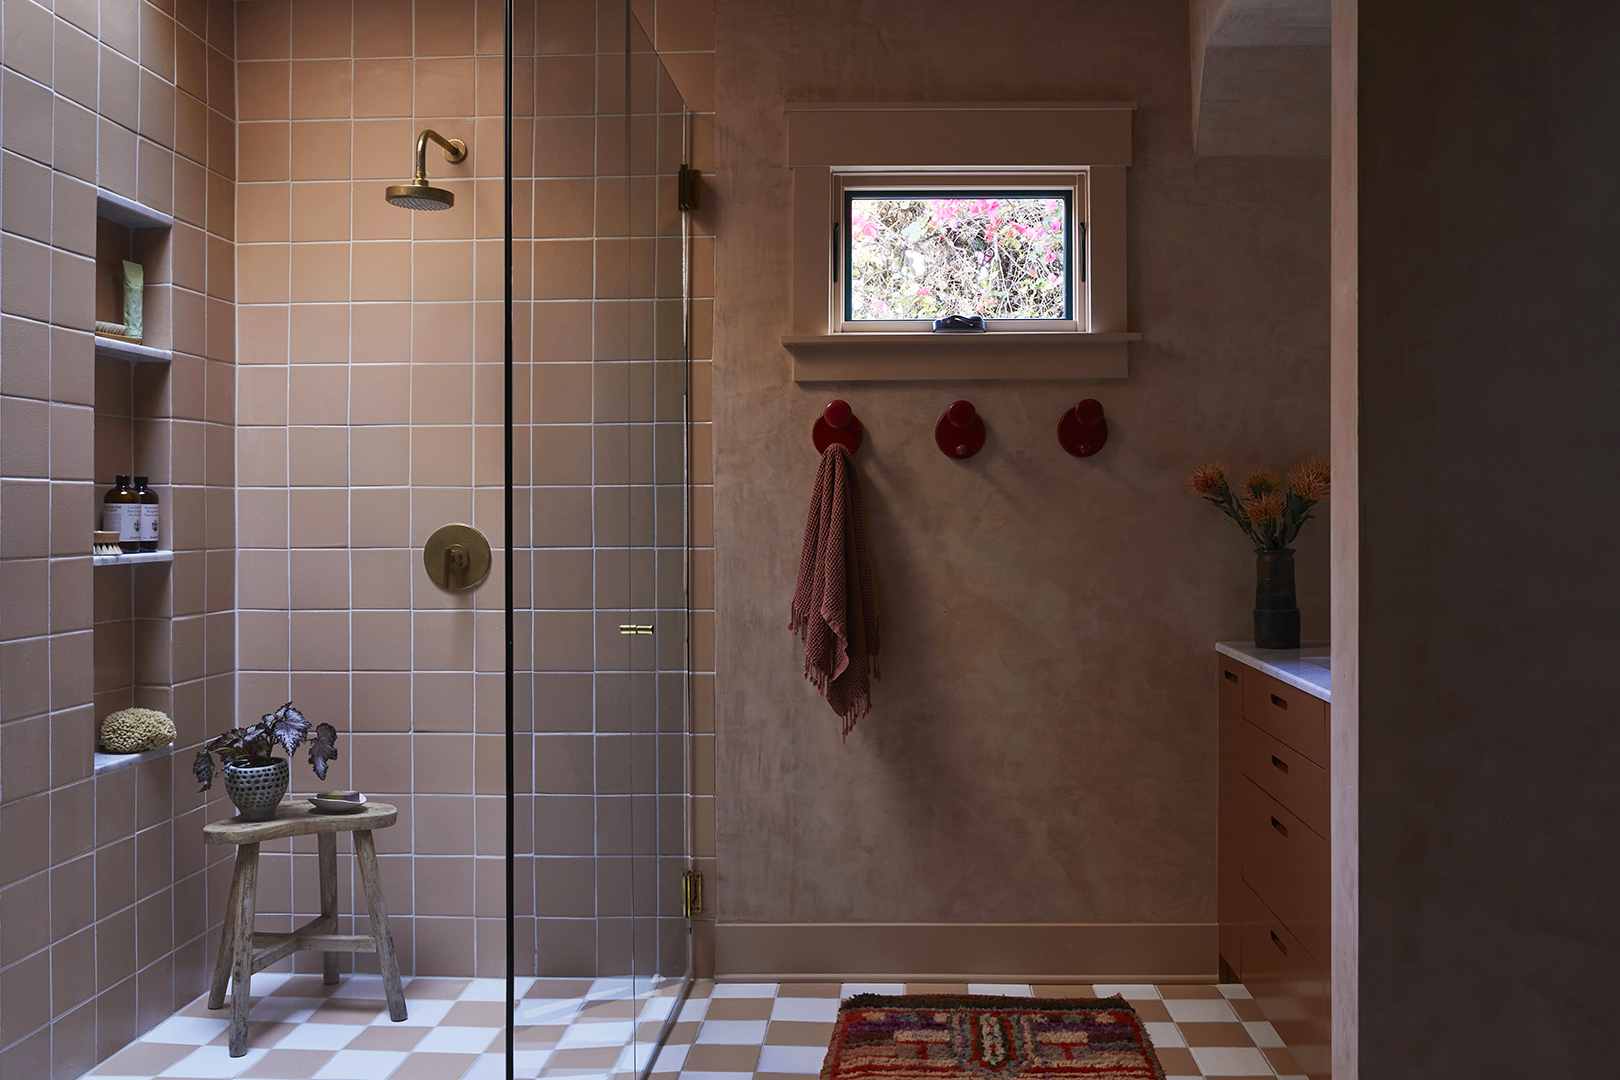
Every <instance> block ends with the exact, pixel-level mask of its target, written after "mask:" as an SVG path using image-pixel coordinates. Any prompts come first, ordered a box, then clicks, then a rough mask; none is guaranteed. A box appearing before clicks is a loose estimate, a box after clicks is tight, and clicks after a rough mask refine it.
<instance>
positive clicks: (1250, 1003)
mask: <svg viewBox="0 0 1620 1080" xmlns="http://www.w3.org/2000/svg"><path fill="white" fill-rule="evenodd" d="M1226 1003H1227V1004H1228V1005H1230V1006H1232V1011H1233V1012H1235V1013H1237V1015H1238V1019H1239V1020H1247V1021H1259V1020H1264V1019H1265V1018H1266V1014H1265V1013H1263V1012H1261V1011H1260V1003H1259V1002H1258V1001H1255V1000H1254V999H1253V998H1228V999H1227V1002H1226Z"/></svg>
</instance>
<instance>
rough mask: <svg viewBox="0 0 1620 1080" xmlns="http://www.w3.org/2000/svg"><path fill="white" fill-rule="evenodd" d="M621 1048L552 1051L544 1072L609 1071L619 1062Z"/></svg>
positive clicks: (584, 1047)
mask: <svg viewBox="0 0 1620 1080" xmlns="http://www.w3.org/2000/svg"><path fill="white" fill-rule="evenodd" d="M623 1049H624V1048H623V1047H622V1046H575V1047H569V1048H568V1049H566V1050H557V1051H554V1052H553V1053H552V1055H551V1058H550V1059H549V1060H548V1061H547V1062H546V1071H547V1072H548V1073H549V1072H550V1071H551V1070H552V1069H595V1070H596V1071H597V1072H601V1071H602V1070H604V1069H611V1068H612V1067H613V1066H614V1065H615V1064H616V1063H617V1062H618V1060H619V1054H620V1052H622V1051H623Z"/></svg>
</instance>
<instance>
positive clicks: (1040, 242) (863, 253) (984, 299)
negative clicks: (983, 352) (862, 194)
mask: <svg viewBox="0 0 1620 1080" xmlns="http://www.w3.org/2000/svg"><path fill="white" fill-rule="evenodd" d="M1066 238H1067V234H1066V230H1065V229H1064V227H1063V200H1062V199H1055V198H1048V197H1031V198H994V197H992V198H958V199H928V198H899V199H864V198H859V197H856V198H854V199H853V200H851V203H850V222H849V244H850V316H851V318H853V319H868V320H871V319H941V318H944V317H945V316H947V315H982V316H984V317H985V318H986V319H1062V318H1064V317H1065V316H1066V312H1065V291H1066V290H1065V278H1064V272H1063V266H1064V242H1065V240H1066Z"/></svg>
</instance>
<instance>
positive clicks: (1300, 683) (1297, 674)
mask: <svg viewBox="0 0 1620 1080" xmlns="http://www.w3.org/2000/svg"><path fill="white" fill-rule="evenodd" d="M1215 650H1216V651H1217V652H1219V653H1221V654H1223V655H1225V656H1230V657H1231V658H1232V659H1234V660H1241V661H1242V662H1243V663H1245V664H1248V665H1249V666H1250V667H1252V668H1256V669H1258V670H1260V671H1263V672H1265V673H1266V674H1267V675H1270V676H1271V677H1272V678H1275V679H1281V680H1282V681H1283V682H1285V683H1287V684H1288V685H1289V686H1294V687H1298V688H1299V689H1301V690H1303V691H1305V692H1306V693H1307V694H1310V695H1311V696H1313V697H1319V698H1321V699H1322V700H1323V701H1326V702H1330V703H1331V702H1332V701H1333V676H1332V673H1331V671H1330V670H1329V666H1328V654H1329V652H1330V651H1331V650H1330V649H1329V648H1328V645H1327V643H1326V642H1313V643H1311V644H1308V645H1302V646H1300V647H1299V648H1297V649H1257V648H1255V647H1254V642H1252V641H1217V642H1216V643H1215Z"/></svg>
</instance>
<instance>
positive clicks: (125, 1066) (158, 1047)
mask: <svg viewBox="0 0 1620 1080" xmlns="http://www.w3.org/2000/svg"><path fill="white" fill-rule="evenodd" d="M196 1052H197V1048H196V1047H195V1046H182V1045H180V1044H178V1043H159V1042H138V1043H130V1044H129V1045H128V1046H126V1047H124V1048H123V1049H122V1050H120V1051H118V1053H116V1054H114V1055H113V1056H112V1057H110V1058H108V1059H107V1060H106V1061H104V1062H102V1063H101V1067H100V1068H98V1069H97V1070H96V1072H98V1073H106V1074H108V1075H111V1076H148V1075H149V1076H156V1075H157V1074H158V1073H160V1072H162V1071H163V1070H164V1069H167V1068H168V1067H169V1066H170V1065H173V1064H174V1063H175V1062H177V1061H179V1060H180V1059H181V1058H183V1057H188V1056H190V1055H192V1054H194V1053H196Z"/></svg>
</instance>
